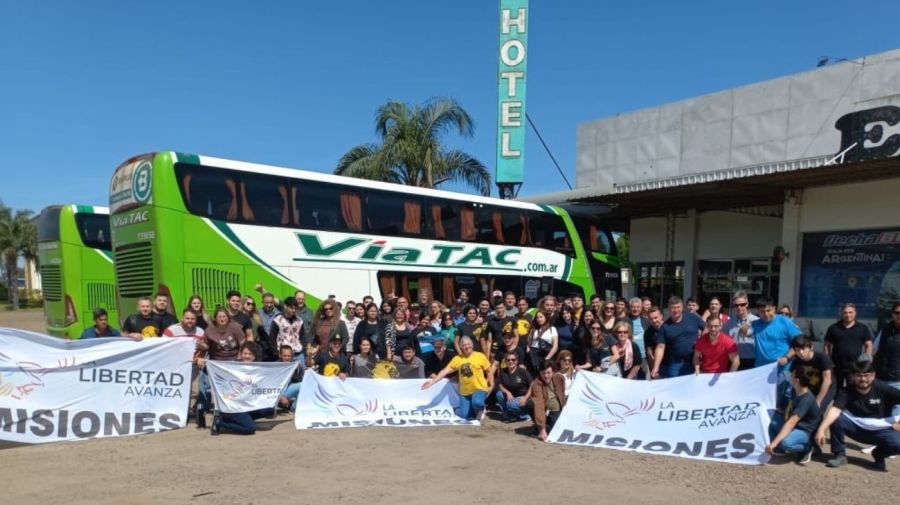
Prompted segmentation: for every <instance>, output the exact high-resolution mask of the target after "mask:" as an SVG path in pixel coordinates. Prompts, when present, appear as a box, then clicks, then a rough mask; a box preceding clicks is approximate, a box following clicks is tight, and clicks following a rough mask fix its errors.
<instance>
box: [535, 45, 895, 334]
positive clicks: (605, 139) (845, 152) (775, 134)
mask: <svg viewBox="0 0 900 505" xmlns="http://www.w3.org/2000/svg"><path fill="white" fill-rule="evenodd" d="M577 138H578V140H577V162H576V165H577V166H576V179H577V189H575V190H573V191H571V192H565V193H557V194H553V195H540V196H536V197H531V198H529V200H533V201H541V202H548V203H549V202H555V203H560V202H568V203H569V204H571V205H599V206H603V207H604V208H606V209H608V211H609V216H610V217H611V218H612V219H616V220H618V222H619V223H620V224H621V229H622V231H625V232H627V233H629V236H630V240H631V248H630V251H631V261H632V262H633V263H634V264H635V267H636V268H635V274H636V276H637V281H636V285H635V293H636V294H638V295H648V296H651V297H652V298H653V299H654V300H656V301H657V302H659V303H663V302H664V301H665V299H666V298H668V296H670V295H672V294H677V295H681V296H685V297H688V296H696V297H698V298H699V300H700V303H701V305H703V306H705V304H706V303H707V302H708V300H709V299H710V298H711V297H712V296H717V297H719V299H720V300H721V301H722V302H723V303H724V304H725V305H726V306H728V305H729V299H730V295H731V293H733V292H734V291H736V290H743V291H746V292H748V293H749V294H750V297H751V301H752V300H754V299H755V298H757V297H759V296H761V295H763V294H770V295H772V296H774V297H775V298H776V300H778V301H779V302H780V303H786V304H789V305H791V306H792V307H793V308H794V310H795V312H796V313H797V314H798V315H799V316H800V317H802V318H804V319H809V320H810V321H811V322H812V327H813V329H814V330H815V333H817V334H821V333H822V332H824V330H825V328H826V327H827V325H828V324H830V323H831V322H833V321H834V320H836V319H837V317H838V315H839V308H840V304H841V303H845V302H853V303H855V304H856V305H857V309H858V312H859V315H860V317H861V318H863V319H866V320H868V321H870V322H871V323H873V324H877V322H878V321H879V319H884V318H885V317H886V316H887V311H889V310H890V305H891V304H892V303H894V302H895V301H900V50H893V51H889V52H886V53H881V54H877V55H873V56H867V57H865V58H860V59H857V60H844V61H841V62H839V63H836V64H834V65H826V66H822V67H819V68H816V69H815V70H812V71H809V72H804V73H800V74H795V75H790V76H786V77H782V78H778V79H774V80H771V81H765V82H761V83H756V84H752V85H748V86H742V87H738V88H734V89H729V90H725V91H721V92H718V93H713V94H710V95H705V96H700V97H696V98H691V99H688V100H682V101H679V102H675V103H671V104H665V105H661V106H658V107H654V108H650V109H645V110H640V111H636V112H632V113H627V114H619V115H617V116H615V117H610V118H604V119H600V120H597V121H591V122H588V123H584V124H581V125H579V126H578V135H577Z"/></svg>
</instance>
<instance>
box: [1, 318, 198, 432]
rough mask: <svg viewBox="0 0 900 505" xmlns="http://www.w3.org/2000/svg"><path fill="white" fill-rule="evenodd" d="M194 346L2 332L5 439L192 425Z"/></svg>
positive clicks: (182, 341) (161, 340) (185, 340)
mask: <svg viewBox="0 0 900 505" xmlns="http://www.w3.org/2000/svg"><path fill="white" fill-rule="evenodd" d="M194 347H195V345H194V340H193V339H189V338H175V339H169V338H154V339H146V340H143V341H141V342H135V341H133V340H131V339H127V338H98V339H90V340H61V339H59V338H54V337H49V336H47V335H41V334H39V333H32V332H28V331H22V330H15V329H10V328H0V439H2V440H9V441H13V442H24V443H44V442H58V441H61V440H81V439H87V438H99V437H116V436H123V435H138V434H143V433H153V432H157V431H164V430H171V429H176V428H183V427H184V425H185V423H186V422H187V410H188V399H189V396H190V387H191V358H192V356H193V353H194Z"/></svg>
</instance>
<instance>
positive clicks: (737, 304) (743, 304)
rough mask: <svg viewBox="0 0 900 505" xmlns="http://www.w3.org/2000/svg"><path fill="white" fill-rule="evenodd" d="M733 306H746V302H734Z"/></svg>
mask: <svg viewBox="0 0 900 505" xmlns="http://www.w3.org/2000/svg"><path fill="white" fill-rule="evenodd" d="M734 306H735V307H746V306H747V302H744V303H735V304H734Z"/></svg>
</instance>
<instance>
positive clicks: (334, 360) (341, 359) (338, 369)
mask: <svg viewBox="0 0 900 505" xmlns="http://www.w3.org/2000/svg"><path fill="white" fill-rule="evenodd" d="M316 366H317V367H318V371H319V373H320V374H322V375H323V376H325V377H334V376H336V375H338V374H339V373H345V374H349V373H350V360H348V359H347V356H344V354H343V353H341V354H338V355H337V356H332V355H331V353H330V352H320V353H318V354H316Z"/></svg>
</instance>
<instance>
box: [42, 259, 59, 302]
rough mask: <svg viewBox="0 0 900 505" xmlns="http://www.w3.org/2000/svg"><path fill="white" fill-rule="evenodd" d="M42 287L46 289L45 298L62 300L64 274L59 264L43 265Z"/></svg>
mask: <svg viewBox="0 0 900 505" xmlns="http://www.w3.org/2000/svg"><path fill="white" fill-rule="evenodd" d="M41 288H42V289H43V291H44V300H46V301H48V302H59V301H62V274H61V272H60V270H59V265H41Z"/></svg>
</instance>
